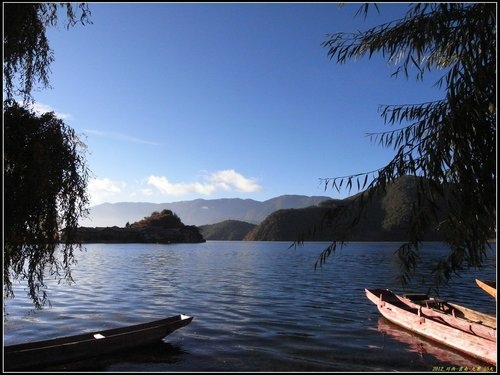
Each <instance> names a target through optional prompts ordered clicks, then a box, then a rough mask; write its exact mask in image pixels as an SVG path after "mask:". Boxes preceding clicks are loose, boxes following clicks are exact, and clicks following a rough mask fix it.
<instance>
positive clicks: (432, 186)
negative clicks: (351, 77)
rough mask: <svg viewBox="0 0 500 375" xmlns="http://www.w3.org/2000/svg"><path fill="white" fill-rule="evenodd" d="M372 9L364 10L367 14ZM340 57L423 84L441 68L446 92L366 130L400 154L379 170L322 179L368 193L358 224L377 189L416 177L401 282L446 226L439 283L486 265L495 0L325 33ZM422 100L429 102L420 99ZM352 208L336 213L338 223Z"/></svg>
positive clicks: (428, 8) (491, 218)
mask: <svg viewBox="0 0 500 375" xmlns="http://www.w3.org/2000/svg"><path fill="white" fill-rule="evenodd" d="M368 8H369V6H368V5H364V6H362V7H361V8H360V12H359V13H361V14H363V13H364V14H365V15H366V14H367V12H368ZM323 46H324V47H326V48H328V55H329V56H330V58H331V59H336V61H337V63H341V64H342V63H346V62H347V61H348V60H349V59H353V58H358V57H363V56H368V57H369V58H370V57H372V55H374V54H377V53H378V54H381V55H382V56H383V57H384V58H385V59H387V61H388V62H390V63H393V64H394V65H395V71H394V73H393V75H395V76H397V75H399V74H402V75H404V77H405V78H409V77H410V76H412V75H413V74H415V76H416V78H417V79H418V80H423V79H424V76H426V74H427V73H428V72H430V71H438V70H442V71H443V72H444V73H443V75H442V76H441V78H440V79H439V80H438V81H437V82H436V83H437V85H439V86H440V87H444V88H445V92H446V94H445V97H444V98H443V99H441V100H438V101H431V102H428V101H427V102H422V103H419V104H401V105H386V106H383V107H381V115H382V117H383V118H384V120H385V122H386V124H388V125H390V126H392V127H395V126H396V125H399V127H397V128H393V129H391V130H389V131H386V132H382V133H372V134H369V135H370V137H371V139H372V141H375V142H378V143H379V144H381V145H382V146H385V147H392V148H393V149H394V150H395V156H394V157H393V159H392V160H391V161H390V162H389V163H388V164H387V165H386V166H383V167H381V168H380V169H377V170H374V171H370V172H364V173H359V174H354V175H350V176H343V177H332V178H324V179H322V180H323V182H324V185H325V189H326V188H328V187H332V188H334V189H337V190H340V189H341V188H342V187H344V188H345V187H347V188H348V189H349V190H350V189H352V188H353V187H354V186H357V187H358V188H361V189H365V188H366V190H364V192H363V193H362V194H360V195H358V196H357V198H356V199H355V200H353V203H352V205H353V206H354V207H356V208H357V210H358V211H357V212H358V214H357V215H355V217H354V218H353V219H352V221H351V224H350V229H351V230H353V229H354V228H355V226H356V223H357V222H358V221H359V220H360V217H361V215H362V214H363V209H364V208H365V207H366V203H367V202H369V201H370V199H371V197H373V196H374V194H377V193H380V192H383V191H385V187H386V185H387V184H388V183H390V182H392V181H395V180H396V179H398V178H399V177H401V176H405V175H412V176H418V177H419V181H420V182H419V184H418V187H417V193H418V195H417V199H416V201H415V202H414V203H413V207H412V215H411V218H410V226H409V231H408V239H407V241H406V242H405V243H404V244H403V245H402V246H401V247H399V248H398V249H397V251H396V253H397V256H398V257H399V260H400V263H401V274H400V279H401V281H402V283H403V285H405V284H407V283H408V281H409V279H410V278H411V275H412V272H413V271H414V270H415V267H416V265H417V264H418V260H419V247H420V245H421V239H422V234H423V233H424V232H425V230H426V229H427V228H428V227H429V226H433V227H437V228H439V230H440V232H441V233H442V234H443V235H444V237H445V239H446V242H447V244H448V245H449V248H450V251H449V254H448V255H447V256H446V257H444V258H443V259H441V260H440V261H439V262H438V263H437V264H436V266H435V269H434V276H435V277H434V281H435V285H436V286H439V285H440V284H442V283H443V282H448V281H449V280H450V278H451V277H452V276H453V274H455V273H457V272H459V271H460V270H461V269H463V268H464V267H465V268H467V267H479V266H481V265H482V264H483V263H484V261H485V259H486V251H487V249H488V248H489V247H490V245H489V242H488V240H490V239H491V238H492V236H495V233H496V4H494V3H421V4H420V3H419V4H413V5H411V6H410V7H409V10H408V11H407V12H406V14H405V16H404V17H403V18H401V19H399V20H395V21H393V22H389V23H385V24H381V25H379V26H377V27H374V28H371V29H369V30H366V31H363V32H361V31H359V32H356V33H335V34H330V35H328V39H327V40H326V41H325V42H324V43H323ZM423 100H425V98H423ZM351 210H352V207H341V208H338V209H337V210H334V211H332V212H330V213H329V215H328V217H327V218H326V219H327V222H328V223H329V224H331V225H335V223H337V222H338V221H339V220H340V219H341V218H344V219H343V220H345V217H344V216H345V214H346V212H352V211H351ZM349 235H350V232H349V231H346V232H344V233H343V234H342V235H339V237H338V238H335V239H334V240H333V242H332V243H331V245H330V246H329V247H328V248H326V249H325V250H324V251H323V252H322V253H321V255H320V257H319V259H318V263H317V264H319V265H322V264H323V263H324V262H325V261H326V259H327V258H328V257H329V256H330V255H331V254H332V253H333V252H334V251H335V250H336V248H337V246H338V245H340V246H342V245H343V244H344V243H345V242H346V241H348V240H349Z"/></svg>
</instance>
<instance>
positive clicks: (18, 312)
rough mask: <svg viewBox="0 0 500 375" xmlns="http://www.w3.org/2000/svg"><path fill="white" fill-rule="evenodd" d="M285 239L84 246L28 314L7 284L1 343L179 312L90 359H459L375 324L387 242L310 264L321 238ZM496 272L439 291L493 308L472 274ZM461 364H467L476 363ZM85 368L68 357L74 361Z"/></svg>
mask: <svg viewBox="0 0 500 375" xmlns="http://www.w3.org/2000/svg"><path fill="white" fill-rule="evenodd" d="M289 245H290V244H289V243H286V242H217V241H214V242H211V241H209V242H206V243H203V244H176V245H151V244H139V245H138V244H113V245H102V244H95V245H87V246H86V247H87V251H86V252H84V253H82V254H80V256H79V257H78V259H79V263H78V264H77V266H76V268H75V269H74V271H73V276H74V279H75V281H76V284H74V285H65V284H61V285H58V284H57V283H55V282H54V283H51V284H50V285H49V290H48V292H49V297H50V298H51V302H52V308H46V309H44V310H42V311H35V312H33V311H32V310H31V308H32V306H31V304H30V303H29V301H28V300H27V299H26V298H23V295H24V294H25V293H24V292H23V286H22V285H20V286H19V287H18V288H17V289H16V295H17V297H16V298H15V299H14V300H12V301H7V304H6V308H7V312H9V313H10V314H11V315H10V316H9V317H8V319H7V320H6V321H4V341H5V344H6V345H9V344H14V343H19V342H26V341H33V340H41V339H46V338H53V337H57V336H65V335H71V334H77V333H80V332H82V331H87V332H88V331H93V330H100V329H107V328H114V327H118V326H125V325H128V324H135V323H141V322H145V321H149V320H154V319H159V318H162V317H166V316H171V315H176V314H179V313H183V314H187V315H192V316H194V318H195V319H194V320H193V322H192V323H191V324H189V325H188V326H187V327H183V328H182V329H180V330H178V331H176V332H174V333H173V334H172V335H170V336H167V337H166V338H165V342H164V343H163V345H159V346H158V347H156V348H150V349H149V350H145V351H144V350H141V351H137V352H134V353H133V355H130V354H127V355H123V356H120V355H119V356H113V357H106V358H103V359H101V360H99V361H93V365H92V366H94V368H96V369H97V368H98V369H100V370H106V371H132V372H141V371H158V372H161V371H216V372H217V371H393V370H394V371H432V369H433V366H438V365H441V364H451V365H457V364H458V363H456V362H457V361H458V360H460V361H462V359H459V358H458V357H457V358H455V357H451V356H449V357H443V356H442V355H441V356H436V355H434V354H433V352H434V348H435V345H433V343H425V341H421V342H424V343H425V346H424V349H425V352H422V351H421V350H420V349H418V348H422V346H421V345H420V346H419V345H416V344H415V343H414V342H413V341H412V342H407V341H403V340H400V339H401V335H402V334H399V336H398V337H393V336H391V335H390V334H388V333H387V332H381V331H379V329H378V325H379V320H380V319H379V313H378V311H377V309H376V307H375V306H374V305H373V304H372V303H371V302H370V301H369V300H368V299H367V298H366V296H365V293H364V288H366V287H371V288H377V287H381V288H390V289H393V290H394V291H395V292H400V291H401V288H400V286H399V284H397V282H396V281H395V277H396V275H397V272H398V268H397V266H396V265H395V264H394V262H393V260H394V256H393V253H394V250H395V249H396V248H397V244H391V243H353V244H349V245H348V246H347V247H344V248H343V249H341V250H340V251H338V252H337V253H335V255H333V256H332V257H330V258H329V259H328V261H327V263H326V265H324V266H323V267H322V268H320V269H318V270H316V271H314V263H315V262H316V260H317V257H318V255H319V254H320V252H321V251H322V250H323V249H324V248H325V246H326V245H327V243H306V244H305V246H303V247H297V248H289ZM494 249H495V250H496V246H495V247H494ZM444 251H445V249H443V247H442V246H441V245H440V244H434V243H430V244H427V246H426V247H425V248H424V255H425V257H426V258H427V257H436V256H438V255H440V254H441V255H442V254H443V253H444ZM428 271H429V270H428V267H427V265H424V267H422V270H421V271H420V270H419V272H420V273H421V274H420V277H419V278H418V279H417V280H416V282H415V284H414V285H413V290H412V291H413V292H421V291H422V290H423V288H425V287H426V284H425V282H424V283H421V282H420V281H421V279H422V277H423V276H424V275H425V274H426V273H428ZM495 275H496V263H495V256H494V252H492V255H491V259H490V260H489V263H488V264H487V265H486V266H485V267H484V268H483V269H481V270H471V271H470V272H467V273H465V274H463V275H462V277H461V278H460V279H457V280H455V281H453V282H452V283H451V284H450V286H449V287H447V288H445V289H443V290H442V291H441V292H442V293H441V294H442V296H443V297H447V298H449V299H450V300H451V301H455V302H457V303H460V304H462V305H464V306H469V307H473V308H476V309H478V310H482V311H485V312H490V313H491V312H492V313H495V312H496V302H495V301H494V300H493V299H492V298H491V297H489V296H488V295H487V294H486V293H484V292H483V291H482V290H481V289H480V288H479V287H478V286H477V285H476V283H475V278H477V277H478V276H480V278H482V279H495ZM470 301H475V304H476V305H475V306H471V305H470ZM393 333H394V332H393ZM167 343H168V344H167ZM415 345H416V346H415ZM380 348H383V350H381V349H380ZM463 360H464V361H466V362H467V361H468V363H469V367H471V366H473V365H479V364H478V362H477V361H476V360H474V359H468V358H465V357H464V358H463ZM79 366H80V367H79ZM86 366H88V365H86ZM83 368H85V366H84V365H83V364H76V367H74V368H73V369H83Z"/></svg>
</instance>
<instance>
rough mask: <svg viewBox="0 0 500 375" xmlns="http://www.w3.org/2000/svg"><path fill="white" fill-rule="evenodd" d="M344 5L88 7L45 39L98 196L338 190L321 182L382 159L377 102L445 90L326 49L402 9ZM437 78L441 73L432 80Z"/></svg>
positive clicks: (59, 105)
mask: <svg viewBox="0 0 500 375" xmlns="http://www.w3.org/2000/svg"><path fill="white" fill-rule="evenodd" d="M360 6H361V4H350V3H347V4H345V5H344V6H339V4H337V3H310V2H308V3H144V2H141V3H107V4H106V3H90V4H89V8H90V10H91V12H92V15H91V20H92V24H87V25H84V26H82V25H81V24H79V25H76V26H75V27H73V28H70V29H66V27H65V26H64V25H65V24H64V18H61V21H60V23H59V26H58V27H54V28H49V29H48V31H47V36H48V38H49V44H50V46H51V48H52V50H53V51H54V58H55V60H54V62H53V63H52V64H51V74H50V76H49V79H50V84H51V88H50V89H40V90H37V91H36V92H34V93H33V94H34V98H35V100H36V104H35V107H36V108H37V109H38V110H40V111H47V110H50V111H54V112H55V113H56V114H57V115H58V116H59V117H61V118H62V119H63V120H64V121H65V123H66V124H67V125H69V126H71V127H72V128H74V129H75V130H76V132H77V134H78V135H79V136H80V138H81V140H82V141H83V142H84V143H85V144H86V145H87V150H86V159H87V166H88V168H89V169H90V171H91V178H90V179H89V190H88V192H89V195H90V198H91V200H90V204H91V205H96V204H100V203H104V202H110V203H116V202H153V203H167V202H176V201H185V200H192V199H198V198H203V199H217V198H243V199H254V200H258V201H264V200H267V199H271V198H273V197H277V196H279V195H284V194H300V195H309V196H312V195H322V196H329V197H332V198H344V197H347V196H349V195H352V194H354V193H355V191H347V190H341V191H340V192H338V191H336V190H332V189H331V188H329V187H328V188H326V189H325V186H324V184H323V183H322V182H321V181H322V180H321V179H323V178H332V177H338V176H348V175H352V174H357V173H362V172H367V171H371V170H375V169H377V168H380V167H382V166H384V165H386V164H387V163H388V162H389V161H390V160H391V158H392V156H393V154H394V150H392V149H387V148H383V147H382V146H380V145H378V144H376V143H373V142H372V141H370V138H369V137H368V136H367V133H374V132H381V131H387V130H389V129H390V127H389V125H386V124H384V121H383V119H382V117H381V116H380V113H379V108H380V106H381V105H389V104H403V103H407V104H408V103H421V102H426V101H429V100H435V99H439V98H441V97H442V96H443V94H442V92H441V91H440V89H438V88H436V87H435V86H434V84H435V82H436V80H437V78H432V77H430V78H428V79H424V81H416V79H415V78H414V77H410V78H409V79H406V78H404V77H403V76H399V77H397V78H394V77H391V74H392V73H393V72H394V70H395V67H394V66H393V65H390V64H388V62H387V61H385V60H384V59H383V58H382V57H381V56H379V55H374V56H373V57H372V58H371V59H368V58H362V59H358V60H348V61H347V63H345V64H338V63H337V62H336V61H335V60H331V59H330V58H329V57H328V54H327V52H328V49H327V48H325V47H323V46H322V45H321V44H322V42H324V41H325V40H327V34H329V33H335V32H355V31H357V30H366V29H368V28H369V27H373V26H375V25H378V24H381V23H383V22H387V21H391V20H395V19H398V18H400V17H402V16H403V15H404V14H405V12H406V10H407V9H408V6H409V5H408V4H405V3H399V4H398V3H390V4H389V3H384V4H381V5H379V10H380V14H379V13H377V11H376V10H375V9H374V8H372V10H371V11H370V12H369V14H368V17H367V18H364V17H363V16H356V12H357V10H358V9H359V7H360ZM436 77H437V76H436Z"/></svg>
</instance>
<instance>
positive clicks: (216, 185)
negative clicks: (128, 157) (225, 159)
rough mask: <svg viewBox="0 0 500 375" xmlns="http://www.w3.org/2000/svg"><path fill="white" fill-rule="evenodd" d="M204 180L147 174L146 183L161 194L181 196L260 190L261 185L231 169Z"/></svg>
mask: <svg viewBox="0 0 500 375" xmlns="http://www.w3.org/2000/svg"><path fill="white" fill-rule="evenodd" d="M206 180H207V181H206V182H203V183H201V182H190V183H185V182H181V183H172V182H170V181H169V180H168V179H167V178H166V177H162V176H149V177H148V179H147V183H148V184H150V185H152V186H154V187H155V188H156V189H157V190H158V191H159V192H160V193H161V194H163V195H172V196H181V195H187V194H192V193H197V194H202V195H206V196H209V195H212V194H214V193H215V192H217V191H220V190H223V191H231V190H236V191H239V192H244V193H253V192H257V191H260V190H261V189H262V187H261V186H260V185H259V184H258V183H257V182H256V181H255V180H253V179H249V178H246V177H244V176H242V175H241V174H239V173H237V172H236V171H234V170H233V169H226V170H222V171H218V172H215V173H212V174H211V175H210V176H208V177H206Z"/></svg>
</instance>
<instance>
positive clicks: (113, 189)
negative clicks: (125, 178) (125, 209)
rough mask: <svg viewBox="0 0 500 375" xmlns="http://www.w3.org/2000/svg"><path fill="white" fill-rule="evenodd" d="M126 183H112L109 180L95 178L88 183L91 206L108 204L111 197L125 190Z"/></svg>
mask: <svg viewBox="0 0 500 375" xmlns="http://www.w3.org/2000/svg"><path fill="white" fill-rule="evenodd" d="M125 186H126V184H125V183H124V182H119V181H112V180H110V179H109V178H94V179H91V180H90V181H89V183H88V194H89V196H90V205H91V206H93V205H96V204H100V203H104V202H106V200H107V199H109V198H110V197H112V196H114V195H117V194H120V193H121V192H122V191H123V189H124V188H125Z"/></svg>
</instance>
